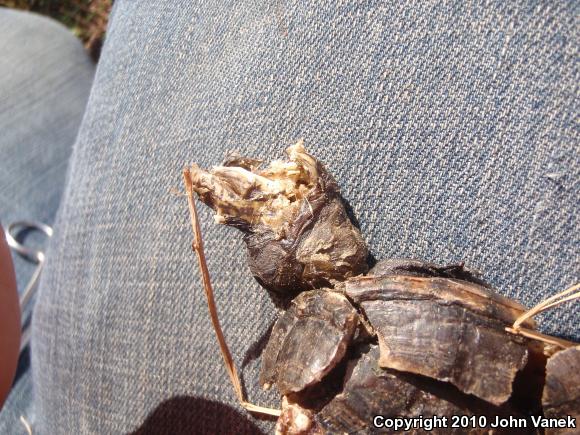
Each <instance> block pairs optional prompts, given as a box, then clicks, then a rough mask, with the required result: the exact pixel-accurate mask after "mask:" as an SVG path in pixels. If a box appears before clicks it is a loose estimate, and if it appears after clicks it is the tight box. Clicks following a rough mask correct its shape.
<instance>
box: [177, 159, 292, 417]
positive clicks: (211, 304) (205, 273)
mask: <svg viewBox="0 0 580 435" xmlns="http://www.w3.org/2000/svg"><path fill="white" fill-rule="evenodd" d="M183 181H184V183H185V191H186V193H187V202H188V206H189V215H190V218H191V227H192V229H193V234H194V237H195V239H194V241H193V250H194V251H195V253H196V254H197V260H198V263H199V268H200V270H201V275H202V278H203V285H204V290H205V296H206V299H207V306H208V309H209V314H210V317H211V322H212V325H213V328H214V330H215V333H216V335H217V339H218V343H219V346H220V351H221V354H222V357H223V359H224V363H225V366H226V370H227V372H228V375H229V377H230V381H231V382H232V386H233V387H234V391H235V393H236V396H237V398H238V400H239V401H240V404H241V405H242V406H243V407H244V408H245V409H247V410H248V411H250V412H255V413H258V414H265V415H269V416H274V417H279V416H280V413H281V412H280V410H278V409H272V408H266V407H263V406H259V405H254V404H253V403H249V402H247V401H246V399H245V397H244V393H243V390H242V383H241V382H240V378H239V376H238V372H237V370H236V366H235V364H234V360H233V358H232V355H231V353H230V350H229V348H228V345H227V343H226V339H225V337H224V334H223V331H222V328H221V325H220V321H219V318H218V313H217V308H216V304H215V299H214V297H213V288H212V285H211V278H210V275H209V270H208V268H207V262H206V259H205V252H204V249H203V240H202V238H201V229H200V227H199V221H198V218H197V210H196V208H195V198H194V194H193V187H192V182H191V176H190V173H189V170H188V169H185V170H184V171H183Z"/></svg>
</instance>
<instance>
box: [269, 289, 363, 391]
mask: <svg viewBox="0 0 580 435" xmlns="http://www.w3.org/2000/svg"><path fill="white" fill-rule="evenodd" d="M357 324H358V314H357V312H356V310H355V309H354V307H353V306H352V305H351V304H350V302H349V301H348V299H347V298H345V297H344V296H342V295H340V294H338V293H335V292H332V291H328V290H313V291H309V292H305V293H302V294H300V295H299V296H298V297H296V298H295V299H294V300H293V301H292V304H291V306H290V308H289V309H288V310H287V311H286V312H285V313H284V314H283V315H282V316H281V317H280V319H279V320H278V321H277V322H276V324H275V325H274V328H273V330H272V334H271V336H270V340H269V341H268V345H267V346H266V349H265V351H264V354H263V356H262V371H261V374H260V383H261V384H262V385H264V386H265V387H269V386H270V385H272V384H276V385H277V387H278V389H279V390H280V393H281V394H282V395H287V394H290V393H294V392H298V391H302V390H304V389H305V388H306V387H308V386H310V385H313V384H316V383H318V382H320V380H321V379H322V378H323V377H324V376H325V375H326V374H327V373H329V372H330V371H331V370H332V369H333V368H334V367H335V366H336V365H337V364H338V363H339V362H340V361H341V360H342V359H343V357H344V355H345V353H346V350H347V347H348V345H349V343H350V342H351V341H352V337H353V335H354V332H355V330H356V327H357Z"/></svg>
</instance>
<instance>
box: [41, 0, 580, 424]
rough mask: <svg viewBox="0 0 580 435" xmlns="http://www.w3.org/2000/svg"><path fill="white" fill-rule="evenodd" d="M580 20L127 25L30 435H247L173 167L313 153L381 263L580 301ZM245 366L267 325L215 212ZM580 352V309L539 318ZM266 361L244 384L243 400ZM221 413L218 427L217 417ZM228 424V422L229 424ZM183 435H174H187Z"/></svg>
mask: <svg viewBox="0 0 580 435" xmlns="http://www.w3.org/2000/svg"><path fill="white" fill-rule="evenodd" d="M577 16H578V8H577V2H567V3H566V2H558V3H554V2H504V1H497V2H486V3H479V2H478V3H469V4H465V3H464V2H443V3H441V2H435V1H433V2H431V1H422V2H414V3H408V4H405V5H389V6H387V5H384V4H383V2H357V3H351V2H336V1H323V2H316V5H314V4H310V3H306V2H287V3H286V2H281V3H276V4H275V5H271V2H263V3H256V2H253V1H252V2H249V1H248V2H245V1H239V2H203V1H201V2H196V3H193V2H182V4H177V2H175V1H171V2H162V1H161V2H160V1H156V2H153V1H140V2H129V1H127V2H124V1H119V2H117V3H116V6H115V10H114V15H113V20H112V23H111V25H110V32H109V34H108V40H107V42H106V44H105V49H104V53H103V56H102V58H101V63H100V64H99V66H98V69H97V75H96V79H95V80H96V81H95V85H94V88H93V92H92V94H91V97H90V100H89V105H88V109H87V113H86V115H85V118H84V121H83V124H82V127H81V131H80V134H79V137H78V140H77V143H76V146H75V148H74V151H73V156H72V162H71V172H70V179H69V183H68V186H67V189H66V192H65V198H64V202H63V204H62V207H61V209H60V211H59V216H58V220H57V224H56V231H57V234H56V236H55V239H54V241H53V243H52V248H51V251H50V252H49V255H50V257H49V263H48V264H47V270H46V273H45V276H44V279H43V281H42V285H41V294H40V304H39V306H38V308H37V310H36V313H35V318H34V325H33V326H34V334H35V335H34V337H33V344H34V350H35V352H34V355H33V372H34V385H35V388H36V402H35V405H36V409H37V418H36V419H35V422H34V425H35V430H36V431H38V432H37V433H47V434H48V433H50V434H55V433H121V432H127V431H133V430H137V429H140V430H141V433H179V430H181V428H183V427H188V430H189V431H194V432H198V433H253V432H255V431H256V426H254V425H257V426H259V427H261V428H262V429H264V430H266V429H268V428H271V424H270V423H261V422H255V421H254V422H253V423H251V422H250V421H249V420H246V419H245V417H243V416H244V415H245V413H243V412H242V411H241V410H239V408H238V407H237V405H236V404H235V398H234V394H233V392H232V388H231V386H230V385H229V382H228V379H227V376H226V372H225V370H224V368H223V365H222V361H221V357H220V355H219V353H218V347H217V343H216V340H215V337H214V333H213V330H212V329H211V326H210V322H209V319H208V315H207V309H206V306H205V301H204V297H203V291H202V288H201V286H200V278H199V274H198V272H197V266H196V264H195V260H194V256H193V254H192V252H191V247H190V243H191V240H192V235H191V231H190V228H189V222H188V214H187V207H186V202H185V198H183V197H181V196H176V195H174V194H172V193H171V190H172V188H175V187H180V186H181V170H182V168H183V167H184V165H186V164H189V163H191V162H198V163H199V164H200V165H202V166H210V165H214V164H217V163H219V162H220V161H221V159H222V157H223V155H224V153H225V151H226V150H230V149H237V150H239V151H240V152H241V153H242V154H246V153H247V154H250V155H254V156H257V157H261V158H264V159H271V158H272V157H281V156H282V150H283V149H284V147H285V146H287V145H289V144H292V143H294V142H295V141H296V140H297V139H298V138H300V137H303V138H305V141H306V145H307V146H308V148H309V149H310V150H311V151H312V152H313V153H314V154H315V155H316V156H318V157H320V159H321V160H322V161H324V162H326V163H327V164H328V166H329V168H330V170H331V171H332V173H333V174H335V175H336V178H337V180H338V182H339V184H340V185H341V186H342V188H343V192H344V196H345V197H346V198H347V199H348V200H349V202H350V204H351V205H352V207H353V209H354V212H355V214H356V216H357V218H358V219H359V221H360V225H361V228H362V231H363V234H364V235H365V237H366V239H367V241H368V243H369V245H370V247H371V249H372V251H373V253H374V255H375V256H376V257H377V258H385V257H392V256H408V257H418V258H424V259H428V260H434V261H437V262H452V261H458V260H465V261H466V262H467V264H468V265H470V266H473V267H476V268H478V269H480V270H482V271H484V272H485V276H486V277H487V278H488V280H489V281H490V282H491V283H492V284H493V285H494V286H496V287H498V288H499V290H500V292H501V293H503V294H505V295H508V296H511V297H514V298H516V299H518V300H520V301H522V302H523V303H525V304H526V305H529V306H531V305H533V304H535V303H537V302H539V301H540V300H541V299H543V298H545V297H547V296H549V295H551V294H553V293H555V292H556V291H558V290H561V289H563V288H565V287H566V286H568V285H571V284H573V283H574V282H575V281H577V280H578V275H579V271H580V265H579V263H578V256H577V252H576V250H577V247H578V244H579V240H578V231H577V228H578V218H577V212H578V208H577V206H578V195H579V193H580V192H579V183H578V176H579V170H580V169H579V168H580V165H579V162H578V146H577V143H578V128H577V114H578V82H579V79H580V77H579V74H578V69H577V68H578V67H577V64H576V59H577V56H578V36H579V35H578V29H579V26H578V21H577V18H576V17H577ZM202 219H203V222H202V224H203V225H202V226H203V231H204V233H205V235H206V249H207V253H208V256H209V268H210V271H211V273H212V275H213V279H214V284H215V289H216V291H217V293H218V296H217V299H218V305H219V309H220V314H221V318H222V323H223V327H224V329H225V332H226V336H227V339H228V341H229V343H230V345H231V347H232V350H233V353H234V358H235V359H236V361H238V362H241V361H242V360H243V359H244V357H245V356H246V352H247V350H248V349H249V348H250V347H252V345H253V344H254V343H255V342H256V341H257V340H258V339H259V337H260V336H261V334H262V333H264V332H265V331H266V330H267V328H268V326H269V325H270V323H271V321H272V320H273V319H274V317H275V312H274V310H273V308H272V306H271V303H270V302H269V300H268V297H267V296H266V294H265V292H264V291H263V290H261V289H260V288H259V286H258V285H257V284H256V283H255V282H254V281H253V279H252V278H251V277H250V274H249V271H248V270H247V269H246V267H245V264H244V262H245V258H244V252H243V246H242V242H241V240H240V239H239V237H238V236H239V234H237V233H236V231H235V230H232V229H227V228H221V227H217V226H215V225H213V224H212V220H211V218H210V214H209V213H208V212H207V211H206V210H203V211H202ZM541 320H542V325H543V330H545V331H548V332H551V333H560V334H564V335H571V336H576V337H577V335H578V331H577V324H578V309H577V308H576V307H575V306H568V307H567V309H566V310H560V311H557V312H554V313H552V314H550V315H547V316H544V317H543V318H542V319H541ZM258 368H259V363H258V362H257V361H255V360H252V361H250V362H249V363H248V364H247V365H246V367H245V368H244V378H245V383H246V386H247V388H248V392H249V395H250V397H251V398H252V399H254V400H256V401H258V402H261V403H263V404H266V403H270V404H272V405H276V403H277V402H276V400H277V398H276V395H275V393H262V392H260V391H259V388H258V387H257V373H258ZM220 403H221V404H225V405H220ZM226 405H229V406H226ZM179 425H182V426H179Z"/></svg>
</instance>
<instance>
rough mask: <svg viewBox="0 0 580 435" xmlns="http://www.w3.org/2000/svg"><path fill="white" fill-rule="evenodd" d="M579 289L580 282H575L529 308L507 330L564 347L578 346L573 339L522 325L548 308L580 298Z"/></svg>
mask: <svg viewBox="0 0 580 435" xmlns="http://www.w3.org/2000/svg"><path fill="white" fill-rule="evenodd" d="M578 289H580V283H578V284H575V285H573V286H572V287H570V288H568V289H566V290H564V291H562V292H560V293H558V294H556V295H554V296H551V297H549V298H548V299H546V300H544V301H542V302H540V303H539V304H538V305H536V306H535V307H533V308H531V309H529V310H528V311H526V312H525V313H524V314H522V315H521V316H520V317H518V318H517V319H516V321H515V322H514V324H513V326H512V327H511V328H506V330H507V331H509V332H511V333H513V334H520V335H523V336H525V337H528V338H534V339H536V340H541V341H543V342H545V343H548V344H553V345H556V346H560V347H563V348H568V347H573V346H577V345H578V343H574V342H573V341H568V340H563V339H561V338H557V337H552V336H549V335H545V334H541V333H539V332H537V331H534V330H532V329H527V328H523V327H522V326H521V325H522V323H524V322H525V321H526V320H528V319H530V318H532V317H534V316H536V315H538V314H540V313H542V312H544V311H546V310H549V309H551V308H554V307H557V306H559V305H562V304H564V303H566V302H569V301H573V300H576V299H580V291H578ZM570 293H572V294H570Z"/></svg>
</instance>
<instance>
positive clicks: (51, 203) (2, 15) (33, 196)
mask: <svg viewBox="0 0 580 435" xmlns="http://www.w3.org/2000/svg"><path fill="white" fill-rule="evenodd" d="M0 35H1V36H0V221H2V223H3V225H7V224H9V223H10V222H13V221H15V220H22V219H25V220H35V221H41V222H45V223H47V224H50V225H52V224H53V221H54V218H55V215H56V210H57V208H58V205H59V202H60V198H61V195H62V191H63V190H64V185H65V173H66V167H67V163H68V160H69V156H70V153H71V151H72V146H73V143H74V140H75V138H76V135H77V133H78V128H79V125H80V123H81V118H82V116H83V113H84V108H85V106H86V103H87V99H88V96H89V91H90V87H91V83H92V79H93V74H94V69H95V68H94V64H93V63H92V61H91V60H90V58H89V57H88V56H87V54H86V53H85V50H84V49H83V47H82V44H81V43H80V42H79V41H78V39H77V38H75V37H74V35H72V34H71V33H70V32H69V31H68V30H67V29H65V28H64V27H63V26H61V25H59V24H57V23H56V22H54V21H52V20H49V19H47V18H44V17H40V16H38V15H35V14H30V13H24V12H16V11H12V10H9V9H4V8H0ZM0 237H3V235H0ZM45 242H46V240H45V239H44V237H40V236H39V234H36V233H33V234H30V235H29V236H28V237H27V238H26V244H27V246H37V247H39V248H45ZM13 260H14V266H15V269H16V277H17V283H18V288H19V291H22V290H23V289H24V287H25V286H26V283H27V282H28V280H29V279H30V277H31V275H32V273H33V271H34V268H35V267H36V265H35V264H33V263H31V262H29V261H27V260H25V259H23V258H21V257H19V256H17V255H13ZM31 306H32V304H29V307H28V308H29V309H28V310H27V312H26V313H25V315H24V316H23V317H24V318H23V320H25V321H26V322H29V321H30V308H31ZM29 366H30V363H29V352H28V351H27V352H25V353H24V354H23V355H22V357H21V360H20V363H19V369H18V374H17V378H16V381H15V384H14V386H13V389H12V391H11V393H10V396H9V397H8V399H7V402H6V403H5V405H4V407H3V409H2V412H0V433H2V434H13V433H22V432H23V431H24V426H23V425H22V424H21V423H20V420H19V418H20V416H21V415H24V416H26V417H27V418H29V419H30V418H31V415H32V412H33V410H32V407H31V404H32V401H31V398H32V382H31V375H30V370H29Z"/></svg>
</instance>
